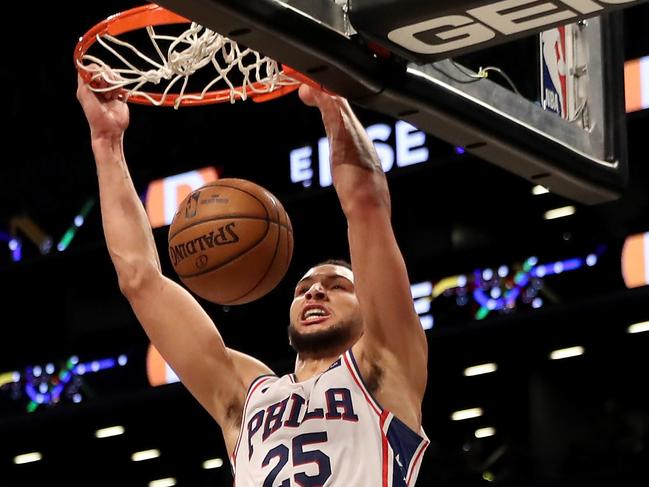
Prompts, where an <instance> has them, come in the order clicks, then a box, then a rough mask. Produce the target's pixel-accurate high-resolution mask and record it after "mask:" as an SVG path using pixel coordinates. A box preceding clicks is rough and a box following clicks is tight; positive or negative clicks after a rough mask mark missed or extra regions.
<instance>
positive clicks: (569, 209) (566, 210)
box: [543, 206, 577, 220]
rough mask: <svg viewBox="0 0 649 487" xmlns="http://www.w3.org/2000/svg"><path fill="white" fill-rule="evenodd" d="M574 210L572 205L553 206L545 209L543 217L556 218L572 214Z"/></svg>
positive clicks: (547, 218)
mask: <svg viewBox="0 0 649 487" xmlns="http://www.w3.org/2000/svg"><path fill="white" fill-rule="evenodd" d="M576 211H577V209H576V208H575V207H574V206H562V207H561V208H554V209H553V210H549V211H546V212H545V213H544V214H543V218H545V219H546V220H556V219H557V218H564V217H566V216H570V215H574V214H575V212H576Z"/></svg>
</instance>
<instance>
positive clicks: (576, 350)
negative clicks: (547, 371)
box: [550, 347, 584, 360]
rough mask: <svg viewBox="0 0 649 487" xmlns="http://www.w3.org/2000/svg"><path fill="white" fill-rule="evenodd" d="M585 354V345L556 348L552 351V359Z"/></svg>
mask: <svg viewBox="0 0 649 487" xmlns="http://www.w3.org/2000/svg"><path fill="white" fill-rule="evenodd" d="M583 354H584V347H569V348H561V349H559V350H554V351H553V352H552V353H550V360H561V359H564V358H570V357H578V356H579V355H583Z"/></svg>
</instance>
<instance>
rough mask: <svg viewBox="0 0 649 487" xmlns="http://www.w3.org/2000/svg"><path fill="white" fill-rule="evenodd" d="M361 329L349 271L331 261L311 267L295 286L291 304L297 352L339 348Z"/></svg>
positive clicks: (346, 345) (359, 332)
mask: <svg viewBox="0 0 649 487" xmlns="http://www.w3.org/2000/svg"><path fill="white" fill-rule="evenodd" d="M362 331H363V321H362V317H361V313H360V306H359V304H358V299H357V298H356V294H355V292H354V274H353V273H352V271H351V270H350V269H347V268H346V267H343V266H339V265H332V264H325V265H320V266H316V267H313V268H311V269H310V270H309V271H308V272H307V273H306V274H305V275H304V277H302V279H300V281H299V282H298V284H297V286H296V287H295V294H294V297H293V303H292V304H291V324H290V326H289V337H290V339H291V344H292V345H293V347H294V348H295V349H296V350H297V351H298V352H310V353H314V352H317V351H321V352H328V351H338V350H340V352H342V351H344V349H345V347H350V346H351V345H353V343H354V342H355V341H356V340H357V339H358V338H359V337H360V335H361V334H362Z"/></svg>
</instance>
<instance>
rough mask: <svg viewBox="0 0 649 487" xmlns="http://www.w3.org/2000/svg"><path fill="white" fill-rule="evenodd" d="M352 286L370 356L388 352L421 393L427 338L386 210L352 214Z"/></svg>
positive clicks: (424, 371) (371, 210)
mask: <svg viewBox="0 0 649 487" xmlns="http://www.w3.org/2000/svg"><path fill="white" fill-rule="evenodd" d="M347 220H348V233H349V243H350V253H351V258H352V266H353V269H354V286H355V291H356V295H357V296H358V300H359V303H360V307H361V312H362V315H363V321H364V324H365V334H364V336H363V339H362V341H363V347H364V348H366V349H367V352H368V354H369V355H371V356H374V355H378V354H383V353H388V354H390V355H391V356H392V357H395V359H396V360H394V361H391V362H390V363H394V364H396V366H397V367H399V369H400V370H399V373H400V374H403V377H404V378H405V379H406V380H407V381H408V383H409V384H410V386H411V387H412V388H413V389H414V390H415V391H419V392H420V394H421V396H422V397H423V394H424V390H425V388H426V380H427V362H428V343H427V340H426V335H425V333H424V331H423V329H422V327H421V323H420V321H419V316H418V315H417V312H416V311H415V307H414V303H413V300H412V295H411V291H410V282H409V279H408V275H407V271H406V266H405V263H404V260H403V257H402V255H401V251H400V250H399V247H398V246H397V242H396V239H395V236H394V232H393V230H392V226H391V223H390V220H389V218H388V217H386V215H385V212H383V211H380V210H375V209H374V208H369V209H365V210H363V209H360V210H359V212H358V213H357V214H352V215H348V217H347Z"/></svg>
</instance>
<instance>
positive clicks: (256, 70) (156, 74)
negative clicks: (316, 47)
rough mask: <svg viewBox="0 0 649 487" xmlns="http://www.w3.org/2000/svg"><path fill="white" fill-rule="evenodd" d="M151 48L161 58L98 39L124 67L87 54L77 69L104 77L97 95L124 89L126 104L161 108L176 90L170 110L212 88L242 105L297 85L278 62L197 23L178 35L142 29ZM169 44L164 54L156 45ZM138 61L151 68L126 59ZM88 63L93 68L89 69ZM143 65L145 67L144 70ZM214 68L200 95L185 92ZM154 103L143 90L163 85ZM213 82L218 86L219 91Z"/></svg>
mask: <svg viewBox="0 0 649 487" xmlns="http://www.w3.org/2000/svg"><path fill="white" fill-rule="evenodd" d="M146 31H147V34H148V36H149V39H150V40H151V43H152V45H153V47H154V49H155V51H156V52H157V54H158V56H159V60H155V59H152V58H151V57H150V56H147V55H145V54H144V53H142V52H141V51H140V50H139V49H138V48H136V47H135V46H133V45H132V44H130V43H128V42H126V41H124V40H121V39H118V38H116V37H114V36H111V35H108V34H106V35H103V36H97V39H96V43H97V44H99V45H101V46H103V47H104V48H105V49H106V50H108V51H109V52H110V53H111V54H112V55H114V56H115V57H116V58H117V59H119V60H120V61H121V63H122V64H123V65H124V67H118V68H115V67H111V66H110V65H109V64H108V63H107V62H105V61H103V60H102V59H100V58H98V57H96V56H94V55H90V54H87V53H86V54H85V55H84V56H83V57H82V58H81V61H80V67H81V68H82V69H84V70H85V71H87V72H89V73H90V74H91V75H92V77H93V79H97V78H102V79H103V80H105V81H106V83H107V86H104V87H101V88H100V87H96V86H94V87H93V86H92V85H91V89H93V90H94V91H97V92H107V91H112V90H114V89H117V88H121V89H124V90H125V92H126V93H125V94H126V99H128V98H129V97H131V96H133V95H135V94H137V95H139V96H141V97H144V98H146V99H147V100H148V101H149V102H150V103H151V104H153V105H157V106H159V105H162V104H164V102H165V100H166V98H167V97H168V96H169V93H170V92H171V90H172V88H174V87H175V86H180V88H179V89H178V88H176V90H175V92H176V93H178V95H177V96H178V98H177V99H176V101H175V103H174V108H178V106H180V104H181V102H182V101H183V100H200V99H203V98H204V97H205V94H206V93H207V92H208V91H210V89H212V90H215V89H219V90H220V89H226V90H227V89H229V92H230V95H229V100H230V102H231V103H234V102H235V101H236V100H246V99H247V97H248V95H249V94H250V93H254V94H263V93H269V92H271V91H274V90H276V89H278V88H279V87H281V86H288V85H295V84H299V82H298V81H296V80H294V79H292V78H290V77H288V76H287V75H285V74H284V73H283V72H282V70H281V69H280V67H279V65H278V63H277V61H274V60H273V59H270V58H268V57H266V56H262V55H261V54H260V53H258V52H257V51H254V50H252V49H248V48H243V49H242V48H241V47H240V46H239V45H238V44H237V43H236V42H235V41H233V40H231V39H228V38H227V37H224V36H222V35H220V34H217V33H216V32H214V31H211V30H209V29H206V28H204V27H203V26H201V25H198V24H196V23H194V22H193V23H191V25H190V27H189V28H188V29H187V30H185V31H184V32H183V33H181V34H180V35H178V36H174V35H160V34H156V32H155V31H154V29H153V27H152V26H148V27H146ZM161 42H165V43H169V46H168V47H167V49H166V52H165V51H164V50H163V48H162V47H161V45H160V43H161ZM133 56H137V58H139V59H140V60H141V61H139V63H142V61H144V63H146V64H147V65H148V66H150V69H142V68H140V67H136V66H135V64H134V63H133V62H132V61H131V60H129V59H128V57H131V58H132V57H133ZM89 64H94V66H90V65H89ZM148 66H147V67H148ZM210 66H211V67H212V68H213V69H214V71H215V72H214V77H213V79H212V80H211V81H208V82H207V83H206V85H205V86H204V88H203V89H202V90H201V91H193V92H192V93H186V90H187V87H188V81H189V77H190V76H191V75H193V74H194V73H196V71H198V70H199V69H203V68H205V69H209V67H210ZM233 78H235V79H234V80H233ZM164 82H167V85H166V87H165V88H164V90H162V88H161V87H160V88H159V90H160V91H156V94H157V95H158V96H156V97H155V98H154V97H152V96H151V94H150V93H151V91H149V92H147V91H141V89H142V88H144V87H146V86H147V85H161V83H162V86H164ZM217 83H221V86H218V85H217Z"/></svg>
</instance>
